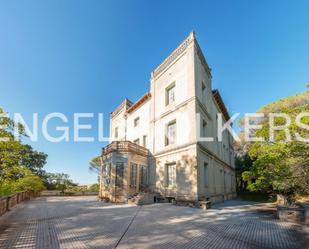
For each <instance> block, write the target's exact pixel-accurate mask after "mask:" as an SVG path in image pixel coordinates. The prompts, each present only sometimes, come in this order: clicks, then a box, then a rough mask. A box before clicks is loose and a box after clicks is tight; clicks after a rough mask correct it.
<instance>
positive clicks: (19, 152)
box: [0, 108, 47, 195]
mask: <svg viewBox="0 0 309 249" xmlns="http://www.w3.org/2000/svg"><path fill="white" fill-rule="evenodd" d="M4 114H5V112H4V111H3V109H1V108H0V115H1V116H0V138H1V141H0V195H4V194H10V193H13V192H14V191H17V189H18V190H19V189H21V188H22V187H21V186H22V184H24V183H25V184H26V182H27V181H28V182H29V181H31V180H33V181H34V182H33V184H37V186H33V188H34V189H36V188H37V187H39V185H40V183H41V182H42V181H41V182H40V181H38V179H39V178H38V177H39V176H42V174H43V173H44V170H43V166H44V165H45V163H46V159H47V155H46V154H45V153H42V152H38V151H35V150H34V149H33V148H32V147H31V146H30V145H27V144H23V143H22V141H21V139H22V138H23V137H25V136H26V134H25V130H24V127H23V126H22V125H21V124H16V123H14V121H13V120H12V119H10V118H9V117H6V116H4ZM15 130H16V131H17V133H18V134H19V140H17V139H15V138H14V131H15ZM35 176H38V177H35ZM29 179H30V180H29ZM16 184H17V185H16ZM16 186H17V187H16ZM28 186H30V185H29V184H28ZM38 189H39V188H38Z"/></svg>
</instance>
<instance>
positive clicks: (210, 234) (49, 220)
mask: <svg viewBox="0 0 309 249" xmlns="http://www.w3.org/2000/svg"><path fill="white" fill-rule="evenodd" d="M263 207H267V205H266V204H252V203H247V202H240V201H228V202H225V203H223V204H220V205H215V206H214V207H213V208H212V209H209V210H207V211H205V210H200V209H195V208H189V207H180V206H174V205H171V204H168V203H164V204H154V205H145V206H142V207H137V206H130V205H114V204H106V203H105V204H104V203H102V202H97V201H96V198H95V197H48V198H42V197H41V198H37V199H35V200H33V201H29V202H26V203H23V204H20V205H19V206H18V207H16V208H15V209H14V210H12V211H11V212H9V213H7V214H5V215H4V216H2V217H0V248H1V249H2V248H23V249H24V248H25V249H28V248H29V249H30V248H39V249H42V248H43V249H49V248H50V249H62V248H63V249H84V248H100V249H102V248H103V249H104V248H106V249H108V248H115V247H116V245H117V248H124V249H127V248H138V249H140V248H173V249H174V248H216V249H218V248H229V249H230V248H235V249H239V248H269V249H275V248H278V249H285V248H286V249H287V248H289V249H290V248H295V249H298V248H301V249H303V248H306V246H307V247H308V245H309V243H306V242H308V241H306V238H305V235H304V234H302V233H301V232H300V229H301V227H300V226H299V225H296V224H293V223H288V222H282V221H279V220H277V219H275V218H274V216H273V215H272V214H271V213H261V212H258V211H257V209H259V208H263ZM128 227H129V228H128Z"/></svg>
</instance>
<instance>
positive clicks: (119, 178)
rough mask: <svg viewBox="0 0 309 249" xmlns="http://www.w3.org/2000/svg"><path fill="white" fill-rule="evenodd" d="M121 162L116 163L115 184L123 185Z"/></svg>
mask: <svg viewBox="0 0 309 249" xmlns="http://www.w3.org/2000/svg"><path fill="white" fill-rule="evenodd" d="M123 168H124V167H123V163H122V162H120V163H116V186H117V187H122V186H123Z"/></svg>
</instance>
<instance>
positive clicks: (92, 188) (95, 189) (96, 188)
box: [88, 183, 100, 192]
mask: <svg viewBox="0 0 309 249" xmlns="http://www.w3.org/2000/svg"><path fill="white" fill-rule="evenodd" d="M99 189H100V185H99V184H97V183H96V184H92V185H91V186H90V187H89V188H88V191H90V192H99Z"/></svg>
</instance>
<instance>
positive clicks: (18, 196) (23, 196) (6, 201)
mask: <svg viewBox="0 0 309 249" xmlns="http://www.w3.org/2000/svg"><path fill="white" fill-rule="evenodd" d="M37 195H38V194H37V193H34V192H28V191H25V192H18V193H15V194H13V195H9V196H4V197H0V216H1V215H3V214H5V213H6V212H8V211H10V209H11V208H13V207H14V206H16V205H17V204H18V203H20V202H23V201H25V200H30V198H34V197H36V196H37Z"/></svg>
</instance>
